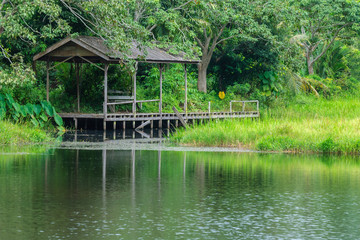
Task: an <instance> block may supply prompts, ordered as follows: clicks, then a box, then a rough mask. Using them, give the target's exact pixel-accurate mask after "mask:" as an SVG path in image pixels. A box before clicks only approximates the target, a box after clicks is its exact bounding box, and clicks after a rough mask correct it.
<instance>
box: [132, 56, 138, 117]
mask: <svg viewBox="0 0 360 240" xmlns="http://www.w3.org/2000/svg"><path fill="white" fill-rule="evenodd" d="M137 68H138V63H137V62H136V63H135V70H134V74H133V82H134V91H133V94H134V102H133V106H132V110H133V114H134V115H135V114H136V72H137Z"/></svg>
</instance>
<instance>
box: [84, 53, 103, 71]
mask: <svg viewBox="0 0 360 240" xmlns="http://www.w3.org/2000/svg"><path fill="white" fill-rule="evenodd" d="M77 57H79V58H81V59H82V60H84V61H86V62H88V63H90V64H91V65H93V66H95V67H97V68H98V69H100V70H103V71H105V69H104V68H102V67H99V66H98V65H96V64H95V63H93V62H91V61H90V60H88V59H86V58H83V57H82V56H77Z"/></svg>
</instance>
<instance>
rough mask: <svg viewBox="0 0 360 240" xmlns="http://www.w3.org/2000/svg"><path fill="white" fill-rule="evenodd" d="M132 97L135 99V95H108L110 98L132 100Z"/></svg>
mask: <svg viewBox="0 0 360 240" xmlns="http://www.w3.org/2000/svg"><path fill="white" fill-rule="evenodd" d="M108 93H109V92H108ZM132 99H134V96H108V100H132Z"/></svg>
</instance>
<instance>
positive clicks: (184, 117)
mask: <svg viewBox="0 0 360 240" xmlns="http://www.w3.org/2000/svg"><path fill="white" fill-rule="evenodd" d="M235 102H240V103H242V106H243V107H242V111H232V104H233V103H235ZM245 102H252V103H255V104H256V111H245ZM175 110H176V109H175ZM176 112H177V111H176ZM59 115H60V116H61V117H62V118H64V119H73V120H74V121H75V128H76V129H77V125H78V124H77V122H78V119H79V120H80V119H99V120H102V121H103V122H104V130H106V123H107V122H113V123H114V129H115V128H116V123H118V122H120V123H122V125H123V128H124V129H125V128H126V123H128V122H132V128H134V129H135V126H139V125H140V126H141V127H145V126H146V125H148V124H150V127H151V128H154V122H157V123H158V126H159V128H162V126H163V124H164V123H165V125H166V124H167V128H169V127H170V123H174V124H173V125H174V126H175V127H177V126H178V125H179V121H180V122H181V121H183V123H184V124H185V125H186V123H185V122H194V121H197V120H211V119H227V118H238V119H241V118H258V117H260V112H259V102H258V101H256V100H255V101H232V102H230V111H229V112H211V111H210V108H209V111H208V112H189V113H185V112H181V113H179V112H178V113H175V112H174V113H107V114H102V113H99V114H91V113H59ZM142 125H143V126H142ZM165 125H164V126H165Z"/></svg>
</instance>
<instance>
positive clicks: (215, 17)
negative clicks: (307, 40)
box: [180, 0, 268, 92]
mask: <svg viewBox="0 0 360 240" xmlns="http://www.w3.org/2000/svg"><path fill="white" fill-rule="evenodd" d="M262 3H263V2H262V1H252V2H251V1H248V0H240V1H239V0H221V1H220V0H196V1H195V0H194V1H193V2H192V3H191V4H188V5H187V6H186V7H184V8H181V9H180V11H182V12H183V14H184V16H185V17H186V18H187V19H188V24H187V26H186V27H187V31H188V34H189V36H190V38H192V39H194V41H195V42H196V44H197V46H198V47H200V49H201V63H200V64H199V65H198V90H199V91H202V92H206V91H207V83H206V74H207V69H208V66H209V64H210V61H211V58H212V56H213V53H214V51H215V50H216V49H217V47H218V46H219V45H220V44H222V43H225V42H226V41H227V40H229V39H241V40H244V39H245V40H256V39H255V38H254V36H259V35H267V34H268V29H267V27H266V25H263V24H261V22H260V21H259V18H258V17H260V16H259V15H258V11H259V8H261V7H262Z"/></svg>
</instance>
